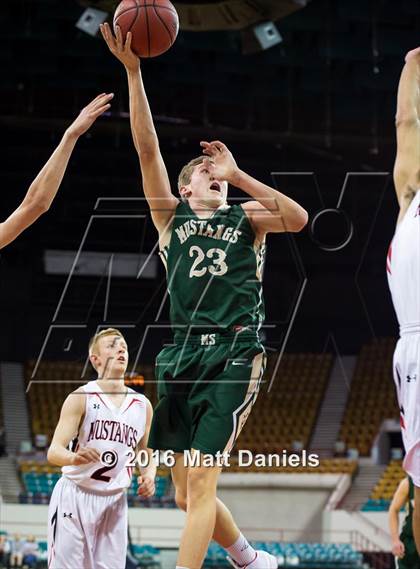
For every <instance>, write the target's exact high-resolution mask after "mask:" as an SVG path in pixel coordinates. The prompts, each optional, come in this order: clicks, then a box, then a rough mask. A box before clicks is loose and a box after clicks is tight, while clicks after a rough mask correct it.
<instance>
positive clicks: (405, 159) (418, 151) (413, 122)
mask: <svg viewBox="0 0 420 569" xmlns="http://www.w3.org/2000/svg"><path fill="white" fill-rule="evenodd" d="M405 61H406V63H405V65H404V68H403V70H402V73H401V77H400V82H399V85H398V99H397V114H396V117H395V122H396V129H397V157H396V160H395V166H394V183H395V190H396V192H397V197H398V202H399V205H400V208H401V210H402V213H405V210H406V209H407V207H408V205H409V204H410V203H411V200H412V199H413V195H414V194H415V193H416V191H417V190H418V189H419V187H420V47H418V48H417V49H414V50H412V51H409V52H408V53H407V55H406V58H405Z"/></svg>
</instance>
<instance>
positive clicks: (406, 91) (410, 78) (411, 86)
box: [396, 54, 420, 124]
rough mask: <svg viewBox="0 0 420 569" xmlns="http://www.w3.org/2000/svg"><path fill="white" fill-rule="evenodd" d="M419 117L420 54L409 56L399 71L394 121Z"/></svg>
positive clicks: (399, 121)
mask: <svg viewBox="0 0 420 569" xmlns="http://www.w3.org/2000/svg"><path fill="white" fill-rule="evenodd" d="M419 117H420V54H419V55H416V56H415V57H411V58H410V59H409V60H408V61H407V63H406V64H405V65H404V68H403V70H402V73H401V77H400V82H399V85H398V98H397V114H396V122H397V124H398V123H401V122H403V121H406V120H413V119H416V118H417V119H418V118H419Z"/></svg>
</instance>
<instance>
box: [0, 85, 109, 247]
mask: <svg viewBox="0 0 420 569" xmlns="http://www.w3.org/2000/svg"><path fill="white" fill-rule="evenodd" d="M112 97H113V95H112V94H108V95H107V94H106V93H102V94H101V95H98V97H96V99H94V100H93V101H92V102H91V103H89V105H87V107H85V108H84V109H83V110H82V111H81V113H80V114H79V116H78V117H77V118H76V120H75V121H74V122H73V123H72V124H71V125H70V126H69V128H68V129H67V130H66V132H65V133H64V136H63V138H62V139H61V142H60V144H59V145H58V147H57V148H56V149H55V151H54V153H53V154H52V156H51V157H50V159H49V160H48V162H47V163H46V164H45V166H44V167H43V168H42V170H41V171H40V173H39V174H38V176H37V177H36V178H35V180H34V181H33V182H32V184H31V185H30V187H29V190H28V192H27V194H26V196H25V198H24V199H23V201H22V203H21V204H20V206H19V207H18V208H17V209H16V210H15V211H14V212H13V213H12V214H11V215H10V216H9V217H8V218H7V219H6V221H4V222H3V223H0V249H1V248H2V247H5V246H6V245H8V244H9V243H11V242H12V241H13V240H14V239H15V238H16V237H17V236H18V235H19V234H20V233H22V231H24V230H25V229H26V228H27V227H29V226H30V225H31V224H32V223H33V222H34V221H36V220H37V219H38V217H39V216H40V215H41V214H43V213H45V212H46V211H48V209H49V207H50V206H51V203H52V201H53V199H54V198H55V196H56V194H57V192H58V188H59V187H60V184H61V181H62V179H63V176H64V173H65V171H66V168H67V164H68V162H69V159H70V156H71V154H72V152H73V149H74V147H75V144H76V142H77V140H78V138H79V136H81V135H82V134H83V133H85V132H86V131H87V130H88V129H89V128H90V127H91V126H92V124H93V123H94V122H95V120H96V119H97V118H98V117H99V116H100V115H101V114H102V113H104V112H105V111H106V110H108V109H109V107H110V100H111V99H112Z"/></svg>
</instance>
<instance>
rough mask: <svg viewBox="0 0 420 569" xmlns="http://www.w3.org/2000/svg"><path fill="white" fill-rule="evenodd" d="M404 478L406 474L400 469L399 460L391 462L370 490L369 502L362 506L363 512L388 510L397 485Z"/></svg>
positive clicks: (400, 463)
mask: <svg viewBox="0 0 420 569" xmlns="http://www.w3.org/2000/svg"><path fill="white" fill-rule="evenodd" d="M405 476H406V473H405V472H404V470H403V468H402V462H401V461H400V460H391V462H390V463H389V464H388V466H387V468H386V470H385V472H384V473H383V475H382V476H381V478H380V480H379V481H378V483H377V484H376V486H375V488H374V489H373V490H372V493H371V495H370V497H369V500H368V501H367V502H366V503H365V504H364V505H363V507H362V510H363V511H365V512H376V511H384V510H388V508H389V505H390V503H391V500H392V498H393V496H394V494H395V491H396V489H397V487H398V484H399V483H400V482H401V480H402V479H403V478H405Z"/></svg>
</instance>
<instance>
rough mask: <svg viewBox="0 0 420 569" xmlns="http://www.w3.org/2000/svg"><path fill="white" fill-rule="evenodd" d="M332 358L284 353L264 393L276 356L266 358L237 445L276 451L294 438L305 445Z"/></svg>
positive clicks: (319, 402) (308, 438) (284, 447)
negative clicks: (263, 370) (250, 411)
mask: <svg viewBox="0 0 420 569" xmlns="http://www.w3.org/2000/svg"><path fill="white" fill-rule="evenodd" d="M332 361H333V358H332V356H331V354H311V353H306V354H285V355H284V356H283V358H282V360H281V362H280V365H279V367H278V370H277V373H276V377H275V379H274V381H273V385H272V388H271V390H270V392H269V393H267V392H266V391H267V388H268V386H269V384H270V381H271V378H272V374H273V372H274V366H275V359H274V358H271V359H269V361H268V365H267V370H266V372H265V374H264V378H263V379H264V383H263V385H262V387H261V395H260V397H259V398H258V399H257V401H256V403H255V404H254V408H253V410H252V413H251V415H250V416H249V418H248V420H247V422H246V424H245V427H244V428H243V431H242V433H241V435H240V437H239V440H238V444H237V448H243V449H249V450H251V451H254V452H279V450H281V449H291V448H292V445H293V443H294V441H299V442H300V443H301V445H302V448H308V443H309V440H310V437H311V434H312V431H313V428H314V426H315V422H316V419H317V416H318V411H319V408H320V405H321V402H322V398H323V396H324V393H325V388H326V386H327V382H328V378H329V374H330V371H331V365H332Z"/></svg>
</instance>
